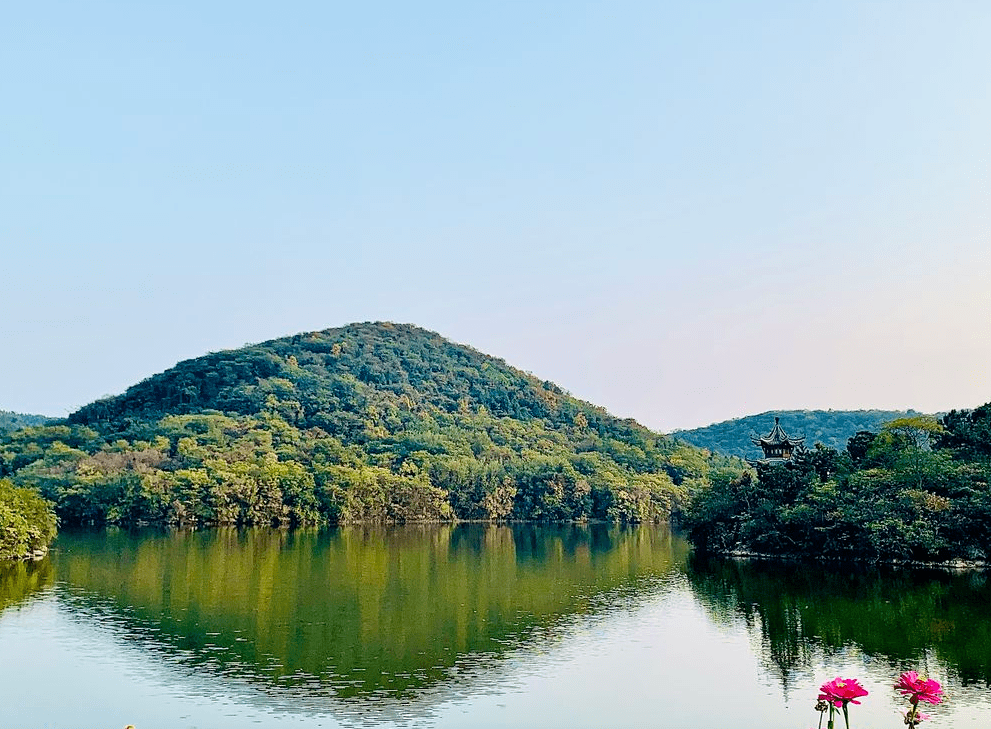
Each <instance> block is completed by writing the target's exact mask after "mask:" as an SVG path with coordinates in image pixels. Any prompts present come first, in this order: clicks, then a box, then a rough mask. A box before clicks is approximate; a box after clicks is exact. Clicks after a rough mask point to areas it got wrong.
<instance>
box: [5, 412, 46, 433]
mask: <svg viewBox="0 0 991 729" xmlns="http://www.w3.org/2000/svg"><path fill="white" fill-rule="evenodd" d="M49 420H51V418H49V417H46V416H44V415H27V414H25V413H14V412H11V411H10V410H0V433H3V432H6V431H8V430H17V429H18V428H28V427H30V426H32V425H44V424H45V423H47V422H48V421H49Z"/></svg>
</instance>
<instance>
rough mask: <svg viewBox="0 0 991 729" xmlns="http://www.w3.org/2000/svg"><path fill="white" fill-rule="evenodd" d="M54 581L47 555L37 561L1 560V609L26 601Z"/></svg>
mask: <svg viewBox="0 0 991 729" xmlns="http://www.w3.org/2000/svg"><path fill="white" fill-rule="evenodd" d="M52 582H53V570H52V563H51V560H49V559H48V558H47V557H46V558H44V559H42V560H39V561H37V562H34V561H27V562H21V561H18V562H9V561H0V611H3V610H4V609H5V608H7V607H11V606H13V605H17V604H19V603H22V602H24V601H25V600H27V599H28V598H30V597H31V596H32V595H33V594H35V593H37V592H38V591H39V590H41V589H42V588H44V587H47V586H48V585H51V584H52Z"/></svg>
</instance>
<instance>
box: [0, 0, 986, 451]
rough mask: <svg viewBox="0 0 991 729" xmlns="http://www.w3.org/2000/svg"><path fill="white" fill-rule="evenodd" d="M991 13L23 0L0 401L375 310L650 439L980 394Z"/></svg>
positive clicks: (10, 92) (11, 97)
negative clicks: (551, 386) (551, 385)
mask: <svg viewBox="0 0 991 729" xmlns="http://www.w3.org/2000/svg"><path fill="white" fill-rule="evenodd" d="M989 38H991V4H989V3H986V2H983V1H981V0H973V1H969V2H964V1H958V0H941V1H940V2H936V1H935V0H934V1H933V2H913V1H911V0H892V1H890V2H885V1H880V0H879V1H876V2H875V1H873V0H860V1H858V2H844V1H843V0H830V1H829V2H815V1H809V2H800V3H796V2H792V1H791V0H787V1H782V2H761V1H755V2H749V3H739V2H718V1H716V0H713V1H711V2H700V3H688V2H659V1H657V0H652V1H644V2H640V1H633V0H608V1H602V2H599V1H595V0H588V1H584V0H566V1H565V0H561V1H556V0H526V2H522V1H519V0H500V1H499V2H487V1H485V0H478V1H477V2H464V1H463V0H460V1H459V2H453V1H451V2H447V1H441V0H421V1H420V2H417V3H409V2H396V1H395V0H378V1H373V2H367V3H353V2H348V3H340V2H333V1H330V0H322V1H320V2H317V1H313V2H310V1H308V0H284V1H283V2H280V3H255V2H250V1H239V2H236V3H235V2H225V1H219V0H218V1H211V0H196V1H195V2H192V1H189V2H187V1H185V0H170V2H167V3H166V2H154V1H146V2H141V3H134V2H99V1H95V0H94V1H91V0H73V1H72V2H52V1H50V0H37V1H36V2H31V3H16V4H10V5H9V6H7V7H5V9H4V11H3V22H2V23H0V69H2V70H0V251H2V259H0V260H2V263H3V267H2V269H0V270H2V271H3V272H4V275H3V277H2V278H0V409H5V410H14V411H18V412H28V413H41V414H47V415H53V416H65V415H67V414H68V413H70V412H72V411H73V410H75V409H76V408H78V407H80V406H82V405H84V404H86V403H87V402H90V401H92V400H94V399H96V398H98V397H101V396H104V395H108V394H116V393H119V392H122V391H123V390H125V389H126V388H127V387H128V386H129V385H131V384H134V383H135V382H137V381H139V380H141V379H143V378H145V377H148V376H150V375H152V374H155V373H156V372H159V371H162V370H164V369H166V368H168V367H170V366H172V365H173V364H175V363H176V362H178V361H180V360H183V359H188V358H190V357H196V356H199V355H201V354H204V353H206V352H209V351H217V350H221V349H228V348H232V347H239V346H241V345H243V344H245V343H248V342H259V341H263V340H267V339H272V338H276V337H280V336H285V335H289V334H294V333H297V332H302V331H312V330H317V329H325V328H330V327H337V326H342V325H344V324H347V323H349V322H356V321H380V320H385V321H394V322H409V323H413V324H417V325H419V326H422V327H425V328H427V329H430V330H433V331H437V332H439V333H441V334H442V335H444V336H446V337H448V338H450V339H453V340H455V341H457V342H461V343H465V344H470V345H471V346H473V347H475V348H476V349H478V350H480V351H483V352H486V353H488V354H492V355H495V356H498V357H501V358H503V359H505V360H506V361H507V362H509V363H510V364H512V365H514V366H516V367H518V368H520V369H522V370H526V371H529V372H532V373H534V374H535V375H537V376H538V377H540V378H541V379H550V380H553V381H555V382H557V383H558V384H559V385H561V386H562V387H564V388H565V389H567V390H569V391H570V392H572V393H573V394H574V395H576V396H578V397H580V398H582V399H584V400H588V401H591V402H593V403H596V404H598V405H602V406H604V407H606V408H607V409H608V410H609V411H611V412H613V413H614V414H616V415H620V416H623V417H634V418H636V419H637V420H639V421H641V422H642V423H644V424H646V425H648V426H650V427H652V428H655V429H658V430H662V431H668V430H672V429H675V428H691V427H695V426H700V425H705V424H708V423H711V422H716V421H720V420H724V419H728V418H732V417H739V416H743V415H747V414H752V413H759V412H764V411H768V410H775V409H791V408H810V409H814V408H834V409H858V408H882V409H905V408H914V409H916V410H921V411H924V412H935V411H942V410H947V409H950V408H954V407H957V408H959V407H976V406H978V405H980V404H982V403H985V402H988V401H991V375H989V372H991V367H989V364H991V218H989V214H991V177H989V166H991V133H989V130H991V43H989V42H988V39H989Z"/></svg>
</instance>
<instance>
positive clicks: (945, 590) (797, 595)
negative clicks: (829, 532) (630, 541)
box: [687, 555, 991, 689]
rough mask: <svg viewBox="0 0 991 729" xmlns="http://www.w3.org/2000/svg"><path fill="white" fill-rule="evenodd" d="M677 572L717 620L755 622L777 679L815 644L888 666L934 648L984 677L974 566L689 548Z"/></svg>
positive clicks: (988, 658) (976, 680)
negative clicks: (761, 558)
mask: <svg viewBox="0 0 991 729" xmlns="http://www.w3.org/2000/svg"><path fill="white" fill-rule="evenodd" d="M687 575H688V578H689V581H690V583H691V585H692V588H693V590H694V591H695V593H696V595H697V597H698V598H699V600H700V601H701V602H702V603H703V604H704V605H705V606H706V609H707V610H708V611H709V613H710V615H711V616H712V617H713V618H714V619H715V620H717V621H727V620H732V619H737V618H738V617H742V618H743V620H745V621H746V623H747V625H748V626H750V628H751V629H752V630H754V631H759V636H760V640H761V651H762V653H763V659H764V660H765V662H766V663H767V664H768V667H769V668H771V669H773V671H774V672H775V673H776V674H777V675H778V677H779V678H780V680H781V681H782V684H783V685H784V686H785V688H786V689H787V688H788V685H789V683H790V679H791V676H792V674H793V673H794V672H796V671H801V670H807V669H809V668H811V667H813V666H815V665H816V663H817V662H819V658H820V656H821V655H822V654H825V655H826V656H827V657H828V656H829V655H831V654H836V653H837V652H839V651H841V650H843V649H847V648H850V647H851V646H853V647H856V648H857V649H859V650H860V651H862V652H863V653H865V654H867V655H869V656H872V657H875V658H878V659H881V660H884V661H886V662H887V663H889V664H890V665H891V667H892V675H897V673H899V672H900V671H901V670H904V669H907V668H914V667H916V666H919V665H924V664H925V662H926V661H927V660H929V658H930V657H934V658H936V659H937V660H938V661H939V662H940V663H942V664H944V665H945V666H946V667H947V670H949V671H950V672H952V673H953V674H955V675H956V676H957V679H958V680H959V682H960V683H961V684H963V685H968V684H984V685H991V612H989V611H988V609H987V606H988V605H989V604H991V586H989V585H988V583H987V576H986V574H985V573H983V572H980V571H967V572H956V573H951V572H947V571H942V570H917V569H905V568H894V567H870V566H866V565H845V566H844V567H843V568H839V567H838V566H834V565H823V564H797V563H777V562H758V561H752V562H748V561H739V560H731V559H723V558H716V557H702V556H698V555H692V557H691V558H690V559H689V560H688V563H687Z"/></svg>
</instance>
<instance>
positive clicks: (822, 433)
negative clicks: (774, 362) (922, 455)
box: [670, 410, 919, 458]
mask: <svg viewBox="0 0 991 729" xmlns="http://www.w3.org/2000/svg"><path fill="white" fill-rule="evenodd" d="M913 415H919V413H917V412H915V411H914V410H772V411H768V412H766V413H760V414H759V415H747V416H746V417H742V418H735V419H733V420H725V421H723V422H721V423H713V424H712V425H707V426H706V427H704V428H693V429H691V430H676V431H674V432H672V433H671V434H670V435H671V437H672V438H677V439H678V440H681V441H684V442H686V443H691V444H692V445H695V446H698V447H700V448H706V449H708V450H710V451H712V452H713V453H720V454H722V455H725V456H737V457H739V458H756V457H759V456H760V450H759V449H757V448H756V447H755V446H754V445H753V444H752V443H751V442H750V435H751V434H752V433H758V434H763V433H767V432H768V431H769V430H770V429H771V427H772V426H773V425H774V418H775V417H780V418H781V427H782V428H784V430H785V431H786V432H787V433H788V434H789V435H796V436H800V435H804V436H805V444H806V446H807V447H809V448H811V447H812V446H814V445H815V444H816V443H822V444H823V445H825V446H828V447H829V448H833V449H835V450H838V451H842V450H843V449H844V448H846V444H847V441H848V440H850V438H852V437H853V436H854V435H856V434H857V433H858V432H861V431H869V432H872V433H876V432H877V431H878V430H880V429H881V427H882V426H883V425H884V424H885V423H889V422H891V421H892V420H896V419H897V418H905V417H911V416H913Z"/></svg>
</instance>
